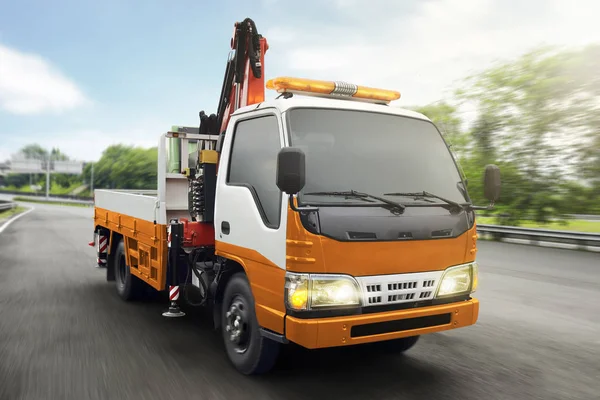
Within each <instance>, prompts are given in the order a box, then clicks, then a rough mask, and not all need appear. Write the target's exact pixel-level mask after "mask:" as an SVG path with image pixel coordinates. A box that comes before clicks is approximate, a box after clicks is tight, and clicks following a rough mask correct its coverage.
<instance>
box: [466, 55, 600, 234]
mask: <svg viewBox="0 0 600 400" xmlns="http://www.w3.org/2000/svg"><path fill="white" fill-rule="evenodd" d="M599 69H600V46H590V47H587V48H583V49H580V50H569V51H559V50H557V49H553V48H542V49H538V50H536V51H533V52H530V53H528V54H525V55H524V56H522V57H521V58H519V59H517V60H515V61H512V62H508V63H504V64H501V65H498V66H495V67H493V68H490V69H488V70H486V71H483V72H482V73H480V74H478V75H475V76H472V77H469V78H468V79H467V80H466V81H465V87H463V88H462V89H461V90H460V91H458V92H457V95H458V96H457V97H458V100H459V101H461V102H467V103H469V104H471V105H475V107H476V109H477V111H478V117H477V119H476V120H475V122H474V123H473V124H472V126H471V128H470V130H469V132H467V135H468V137H469V138H470V142H471V146H470V147H469V149H470V150H469V153H468V155H467V156H466V157H465V158H463V159H462V160H461V164H462V165H463V168H464V170H465V174H466V175H467V177H468V178H469V193H470V194H471V196H473V199H474V200H475V201H476V202H482V201H484V199H482V198H481V197H480V193H482V191H483V188H482V182H481V180H482V177H483V169H484V167H485V164H489V163H495V164H497V165H498V166H499V167H500V169H501V175H502V195H501V198H500V200H499V201H498V203H497V207H496V211H495V213H494V214H495V215H497V216H499V217H500V216H501V217H500V221H501V222H502V223H506V224H518V223H520V222H521V221H523V220H524V219H529V220H532V221H535V222H537V223H546V222H548V221H549V220H550V219H551V218H552V217H561V216H562V215H564V214H567V213H590V212H594V210H597V208H598V206H597V204H598V203H599V202H600V201H599V200H600V79H599V78H598V74H597V71H598V70H599ZM586 185H587V186H586Z"/></svg>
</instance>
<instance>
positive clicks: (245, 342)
mask: <svg viewBox="0 0 600 400" xmlns="http://www.w3.org/2000/svg"><path fill="white" fill-rule="evenodd" d="M225 319H226V323H225V336H226V340H228V342H229V344H230V346H231V347H232V348H233V350H234V351H235V352H236V353H238V354H242V353H245V352H246V351H247V350H248V346H249V344H250V329H249V326H248V323H249V309H248V305H247V303H246V302H245V301H244V299H243V298H242V297H240V296H235V297H234V298H233V300H232V301H231V304H230V306H229V310H228V311H227V313H226V314H225Z"/></svg>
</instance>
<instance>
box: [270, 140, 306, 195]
mask: <svg viewBox="0 0 600 400" xmlns="http://www.w3.org/2000/svg"><path fill="white" fill-rule="evenodd" d="M305 183H306V157H305V155H304V152H303V151H302V150H300V149H298V148H295V147H284V148H283V149H281V150H280V151H279V154H278V155H277V187H278V188H279V190H281V191H282V192H284V193H286V194H289V195H294V194H297V193H298V192H300V191H301V190H302V189H303V188H304V185H305Z"/></svg>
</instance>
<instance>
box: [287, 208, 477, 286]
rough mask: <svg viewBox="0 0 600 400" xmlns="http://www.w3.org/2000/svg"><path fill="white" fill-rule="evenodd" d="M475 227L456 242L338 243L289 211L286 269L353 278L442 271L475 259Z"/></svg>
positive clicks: (455, 239)
mask: <svg viewBox="0 0 600 400" xmlns="http://www.w3.org/2000/svg"><path fill="white" fill-rule="evenodd" d="M476 240H477V234H476V227H475V226H473V228H471V229H470V230H469V231H467V232H465V233H464V234H462V235H461V236H459V237H457V238H453V239H435V240H415V241H407V242H338V241H336V240H333V239H329V238H327V237H324V236H318V235H314V234H312V233H310V232H308V231H306V229H304V227H303V226H302V222H301V221H300V216H299V215H298V213H296V212H294V211H292V210H291V209H289V210H288V224H287V249H286V251H287V253H286V254H287V269H288V270H289V271H294V272H313V273H341V274H350V275H353V276H365V275H383V274H400V273H410V272H426V271H439V270H443V269H446V268H448V267H450V266H452V265H457V264H462V263H465V262H470V261H473V260H475V253H476V251H477V248H476Z"/></svg>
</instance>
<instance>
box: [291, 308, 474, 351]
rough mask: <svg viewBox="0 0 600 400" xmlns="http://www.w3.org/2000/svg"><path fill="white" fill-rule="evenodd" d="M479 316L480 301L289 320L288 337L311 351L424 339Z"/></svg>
mask: <svg viewBox="0 0 600 400" xmlns="http://www.w3.org/2000/svg"><path fill="white" fill-rule="evenodd" d="M478 316H479V301H478V300H477V299H470V300H466V301H462V302H457V303H449V304H444V305H436V306H429V307H422V308H415V309H410V310H398V311H390V312H381V313H376V314H362V315H352V316H344V317H333V318H315V319H300V318H295V317H292V316H289V315H288V316H286V319H285V336H286V338H287V339H288V340H289V341H291V342H294V343H297V344H299V345H301V346H304V347H306V348H309V349H316V348H323V347H334V346H347V345H353V344H361V343H371V342H378V341H383V340H389V339H398V338H402V337H407V336H416V335H425V334H427V333H434V332H441V331H446V330H450V329H456V328H462V327H465V326H469V325H473V324H475V322H477V318H478Z"/></svg>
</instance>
